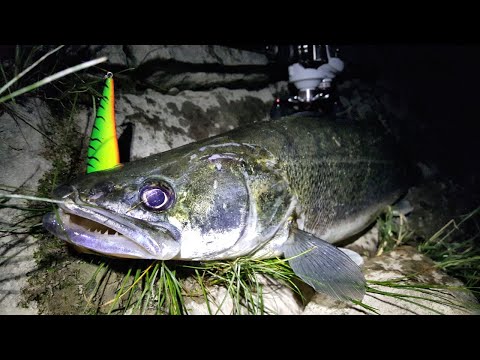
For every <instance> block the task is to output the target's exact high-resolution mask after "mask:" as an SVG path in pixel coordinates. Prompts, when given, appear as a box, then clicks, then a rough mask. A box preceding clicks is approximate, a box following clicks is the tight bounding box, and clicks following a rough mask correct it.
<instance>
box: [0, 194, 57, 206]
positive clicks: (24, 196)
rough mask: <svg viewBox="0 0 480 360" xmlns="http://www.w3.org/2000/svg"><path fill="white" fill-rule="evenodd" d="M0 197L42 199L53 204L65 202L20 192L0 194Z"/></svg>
mask: <svg viewBox="0 0 480 360" xmlns="http://www.w3.org/2000/svg"><path fill="white" fill-rule="evenodd" d="M0 198H9V199H23V200H34V201H44V202H49V203H54V204H64V203H65V201H61V200H53V199H47V198H41V197H37V196H30V195H20V194H0Z"/></svg>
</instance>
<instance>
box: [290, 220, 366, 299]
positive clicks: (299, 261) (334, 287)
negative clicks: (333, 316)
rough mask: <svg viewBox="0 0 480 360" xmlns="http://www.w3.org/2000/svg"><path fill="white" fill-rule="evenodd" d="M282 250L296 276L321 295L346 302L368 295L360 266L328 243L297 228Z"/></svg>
mask: <svg viewBox="0 0 480 360" xmlns="http://www.w3.org/2000/svg"><path fill="white" fill-rule="evenodd" d="M282 250H283V253H284V256H285V258H286V259H288V262H289V264H290V266H291V267H292V269H293V271H294V272H295V274H297V275H298V276H299V277H300V278H301V279H302V280H303V281H304V282H306V283H307V284H308V285H310V286H312V287H313V288H314V289H315V290H316V291H317V292H320V293H324V294H327V295H329V296H332V297H334V298H337V299H340V300H344V301H345V300H347V301H349V300H352V299H353V300H357V301H361V300H362V299H363V297H364V296H365V286H366V282H365V277H364V276H363V274H362V271H361V270H360V268H359V267H358V265H357V264H355V262H354V261H352V260H351V259H350V257H349V256H347V255H346V254H345V253H344V252H342V251H341V250H339V249H338V248H337V247H335V246H333V245H331V244H329V243H328V242H326V241H324V240H321V239H319V238H317V237H315V236H313V235H311V234H309V233H306V232H304V231H302V230H298V229H293V230H292V231H291V233H290V237H289V240H288V241H287V243H285V244H284V245H283V247H282Z"/></svg>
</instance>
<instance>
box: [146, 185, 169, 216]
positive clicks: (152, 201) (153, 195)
mask: <svg viewBox="0 0 480 360" xmlns="http://www.w3.org/2000/svg"><path fill="white" fill-rule="evenodd" d="M140 197H141V199H142V203H143V204H145V206H147V207H149V208H151V209H155V210H165V209H166V208H168V207H169V206H170V205H171V197H170V194H169V191H168V189H166V188H163V187H160V186H147V187H145V188H143V189H142V190H141V192H140Z"/></svg>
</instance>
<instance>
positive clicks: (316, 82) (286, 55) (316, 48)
mask: <svg viewBox="0 0 480 360" xmlns="http://www.w3.org/2000/svg"><path fill="white" fill-rule="evenodd" d="M266 54H267V57H268V58H269V59H271V60H274V61H277V62H278V63H280V64H285V65H288V81H289V83H290V84H293V86H294V88H295V90H294V91H292V92H293V94H291V95H290V96H288V97H286V98H281V97H279V98H276V99H275V101H274V104H273V107H272V109H271V111H270V116H271V117H272V118H273V119H276V118H280V117H282V116H285V115H290V114H292V113H295V112H303V111H314V112H320V113H331V112H332V111H333V107H334V104H335V101H336V100H337V95H336V92H335V91H334V90H335V88H334V83H333V80H334V79H335V77H336V76H337V74H338V73H340V72H342V71H343V69H344V63H343V61H342V60H341V59H340V58H339V57H338V49H336V50H332V49H331V48H330V46H329V45H268V46H267V47H266Z"/></svg>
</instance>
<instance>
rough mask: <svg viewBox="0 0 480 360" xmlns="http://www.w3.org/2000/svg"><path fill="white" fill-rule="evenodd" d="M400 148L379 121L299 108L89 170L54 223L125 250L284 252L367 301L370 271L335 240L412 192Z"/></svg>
mask: <svg viewBox="0 0 480 360" xmlns="http://www.w3.org/2000/svg"><path fill="white" fill-rule="evenodd" d="M397 152H398V151H397V150H396V147H395V145H394V144H393V143H392V142H391V141H390V140H389V139H388V137H386V136H385V135H384V134H383V132H382V131H378V130H377V129H374V128H372V127H366V126H363V127H362V126H360V125H357V124H353V123H342V122H339V121H333V120H331V119H328V118H324V117H319V116H314V115H313V114H307V113H303V114H297V115H294V116H290V117H284V118H281V119H279V120H275V121H268V122H259V123H256V124H253V125H249V126H248V127H245V128H240V129H236V130H233V131H230V132H228V133H225V134H221V135H219V136H215V137H212V138H209V139H205V140H202V141H198V142H195V143H191V144H187V145H185V146H182V147H179V148H176V149H172V150H170V151H167V152H164V153H160V154H156V155H152V156H149V157H146V158H143V159H140V160H136V161H133V162H130V163H125V164H123V166H121V167H117V168H115V169H112V170H104V171H98V172H94V173H90V174H87V175H84V176H81V177H79V178H78V179H76V180H75V181H73V182H71V183H70V184H68V185H62V186H59V187H58V188H57V189H56V190H55V192H54V196H55V198H57V199H59V200H63V201H64V202H63V204H61V205H59V209H58V213H57V214H55V213H49V214H47V215H45V217H44V220H43V223H44V226H45V228H46V229H47V230H48V231H50V232H51V233H53V234H54V235H56V236H58V237H59V238H61V239H63V240H65V241H67V242H69V243H72V244H74V245H76V246H77V247H80V248H82V249H84V250H85V251H87V252H94V253H99V254H102V255H106V256H113V257H122V258H142V259H161V260H169V259H177V260H194V261H208V260H218V259H231V258H236V257H239V256H251V257H254V258H270V257H276V256H284V257H286V258H288V259H289V263H290V265H291V267H292V269H293V270H294V272H295V273H296V274H297V275H298V276H299V277H300V278H301V279H302V280H304V281H305V282H306V283H307V284H309V285H311V286H312V287H313V288H315V289H316V290H317V291H319V292H323V293H326V294H329V295H331V296H334V297H336V298H340V299H344V300H345V299H356V300H361V299H362V298H363V296H364V294H365V278H364V276H363V274H362V272H361V270H360V268H359V267H358V266H357V265H356V264H355V262H354V261H352V260H351V259H350V257H349V256H347V255H345V253H344V252H342V251H341V250H339V248H337V247H336V246H334V245H332V244H335V243H338V242H339V241H341V240H344V239H346V238H348V237H350V236H352V235H354V234H356V233H358V232H360V231H361V230H363V229H365V228H366V227H367V226H368V225H369V224H371V223H372V221H373V220H374V219H375V218H376V217H377V216H378V214H379V213H380V212H381V211H382V210H383V209H384V208H385V207H386V206H387V205H389V204H392V203H393V202H395V201H396V200H397V199H398V198H399V197H400V196H401V195H402V194H403V193H404V192H405V191H406V189H407V171H406V168H405V167H403V166H402V165H401V162H399V159H400V158H399V156H398V154H397Z"/></svg>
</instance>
